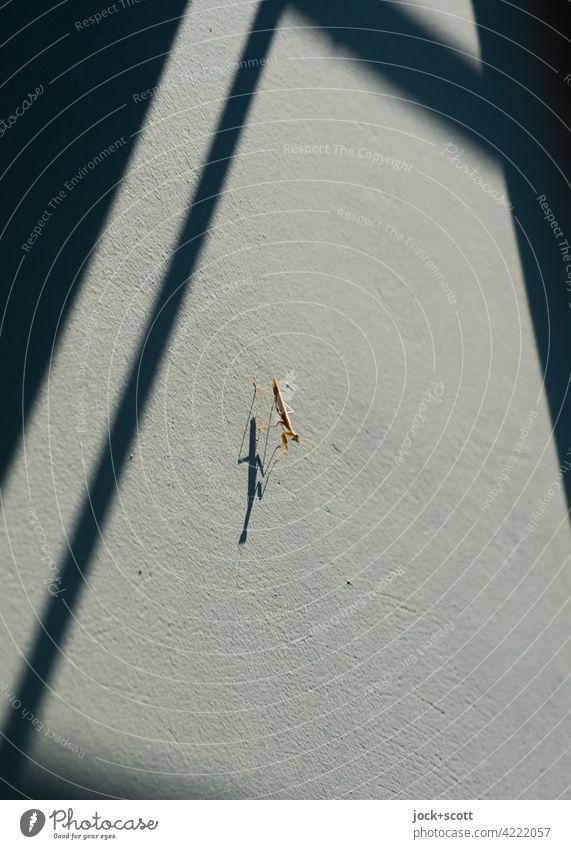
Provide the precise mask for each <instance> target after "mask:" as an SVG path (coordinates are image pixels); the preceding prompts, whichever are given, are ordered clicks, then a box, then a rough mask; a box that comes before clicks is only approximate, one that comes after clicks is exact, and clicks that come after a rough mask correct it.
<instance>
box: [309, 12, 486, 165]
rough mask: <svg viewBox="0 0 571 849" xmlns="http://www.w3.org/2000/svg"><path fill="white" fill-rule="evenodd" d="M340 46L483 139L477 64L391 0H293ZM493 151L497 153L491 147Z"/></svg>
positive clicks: (437, 113) (483, 107)
mask: <svg viewBox="0 0 571 849" xmlns="http://www.w3.org/2000/svg"><path fill="white" fill-rule="evenodd" d="M292 5H293V6H294V7H295V9H296V10H297V11H298V12H299V13H301V15H302V16H303V17H304V18H306V19H309V21H310V22H311V23H312V24H314V25H316V26H318V27H319V28H320V29H321V30H322V31H323V35H324V36H325V37H326V38H327V39H328V40H329V41H330V42H332V43H333V45H334V46H335V47H337V48H345V49H346V50H347V51H348V52H349V53H350V54H353V55H354V56H356V57H358V58H359V59H360V60H362V61H363V62H365V63H367V64H366V68H367V70H369V71H373V72H374V73H376V74H377V75H379V76H380V77H381V78H382V79H385V78H388V79H390V81H391V83H393V84H396V85H397V86H399V87H400V88H401V89H402V91H403V92H404V93H405V94H407V95H408V96H409V97H412V98H413V99H414V100H415V101H416V103H417V105H418V106H421V107H425V108H426V109H427V114H429V113H434V117H435V118H438V119H440V120H442V121H444V122H446V123H451V124H452V125H453V128H454V131H455V133H462V134H464V135H466V136H467V137H468V138H469V139H470V141H472V142H474V143H478V142H479V143H481V144H482V143H483V140H482V138H480V137H478V135H477V133H478V132H480V133H481V132H482V129H481V127H482V125H483V118H482V115H481V113H482V112H484V111H486V109H487V107H486V105H485V104H484V103H483V102H482V101H481V98H480V96H479V95H481V94H482V91H481V77H480V74H479V71H478V70H477V64H476V63H473V62H470V61H469V60H468V59H467V58H466V57H465V56H464V55H463V54H462V53H461V52H460V51H458V50H455V49H453V48H452V47H450V46H448V45H447V44H444V43H442V36H440V35H439V34H437V33H434V32H431V31H430V29H427V28H425V27H424V26H423V25H422V24H421V23H419V22H417V21H416V20H414V18H413V17H412V16H411V15H408V14H407V13H405V12H402V11H400V9H399V8H398V7H397V6H396V5H392V4H391V3H389V2H386V0H382V2H380V0H352V2H351V3H346V2H344V0H292ZM489 152H490V153H493V151H489Z"/></svg>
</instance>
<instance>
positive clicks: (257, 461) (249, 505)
mask: <svg viewBox="0 0 571 849" xmlns="http://www.w3.org/2000/svg"><path fill="white" fill-rule="evenodd" d="M255 399H256V390H254V395H253V397H252V403H251V405H250V410H249V412H248V419H249V438H248V453H247V454H246V455H245V456H244V457H240V456H239V457H238V465H240V464H241V463H247V464H248V482H247V492H246V514H245V516H244V524H243V527H242V533H241V534H240V539H239V540H238V545H244V544H245V543H246V541H247V539H248V527H249V524H250V518H251V516H252V510H253V509H254V504H255V502H256V498H257V499H258V501H261V500H262V498H263V496H264V492H265V491H266V487H267V485H268V482H269V479H270V474H271V471H272V469H273V466H274V465H275V461H274V457H275V455H276V451H278V447H277V446H276V448H274V450H273V452H272V454H271V456H270V459H269V462H268V464H267V466H266V465H265V462H266V454H267V449H268V438H269V433H270V426H271V425H270V423H271V417H272V409H273V405H272V408H270V414H269V419H268V424H267V426H266V439H265V442H264V452H263V456H262V457H260V455H259V454H258V435H257V424H256V417H255V416H253V415H252V410H253V407H254V401H255ZM247 430H248V424H246V428H245V429H244V434H243V436H242V444H241V445H240V451H239V454H240V453H241V452H242V447H243V445H244V439H245V437H246V431H247ZM258 474H259V475H260V477H261V478H265V483H263V484H262V481H261V480H258Z"/></svg>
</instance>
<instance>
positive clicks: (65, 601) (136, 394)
mask: <svg viewBox="0 0 571 849" xmlns="http://www.w3.org/2000/svg"><path fill="white" fill-rule="evenodd" d="M284 5H285V0H262V2H260V4H259V6H258V11H257V14H256V16H255V19H254V21H253V23H252V29H251V32H250V34H249V36H248V39H247V42H246V45H245V48H244V51H243V54H242V57H241V61H240V69H239V71H238V72H237V73H236V76H235V79H234V83H233V85H232V89H231V91H230V93H229V95H228V99H227V100H226V104H225V107H224V110H223V113H222V116H221V118H220V121H219V123H218V126H217V129H216V131H215V135H214V139H213V142H212V144H211V147H210V150H209V152H208V155H207V164H206V165H205V166H204V168H203V171H202V174H201V178H200V181H199V184H198V187H197V189H196V192H195V195H194V197H193V199H192V203H191V206H190V213H189V216H188V218H187V221H186V223H185V225H184V228H183V230H182V232H181V234H180V237H179V243H178V248H177V250H176V251H175V253H174V255H173V259H172V262H171V265H170V268H169V271H168V272H167V275H166V277H165V280H164V282H163V284H162V288H161V291H160V292H159V294H158V296H157V298H156V301H155V306H154V309H153V313H152V316H151V318H150V319H149V322H148V324H147V326H146V327H145V329H144V332H143V335H142V339H143V342H142V344H141V347H140V350H139V352H138V354H137V356H136V359H135V361H134V363H133V365H132V368H131V371H130V374H129V377H128V380H127V385H126V388H125V391H124V394H123V397H122V399H121V403H120V405H119V408H118V411H117V413H116V415H115V418H114V420H113V423H112V426H111V428H110V433H109V439H108V441H107V442H106V444H105V445H104V447H103V449H102V451H101V455H100V458H99V461H98V464H97V469H96V472H95V474H94V478H93V484H92V486H91V488H90V491H89V494H88V497H87V499H86V500H85V502H84V504H83V507H82V509H81V511H80V514H79V519H78V522H77V525H76V528H75V531H74V534H73V538H72V542H71V544H70V552H69V554H68V556H67V557H66V559H65V561H64V563H63V564H62V568H61V575H62V586H64V587H67V589H66V592H65V593H64V594H63V595H62V596H60V597H57V598H52V599H51V600H50V602H49V603H48V606H47V610H46V613H45V616H44V619H43V622H42V625H41V628H40V629H39V630H38V633H37V635H36V639H35V643H34V645H33V648H32V651H31V653H30V657H29V660H28V661H27V669H26V670H25V672H24V675H23V678H22V680H21V681H20V682H19V685H18V688H17V693H18V698H19V699H20V700H21V702H22V705H23V706H25V707H26V708H27V710H28V711H30V712H31V713H33V714H36V713H37V710H38V707H39V705H40V702H41V698H42V695H43V690H44V686H45V684H46V682H47V679H48V678H49V676H50V674H51V672H52V669H53V666H54V664H55V662H56V659H57V656H58V653H59V647H60V645H61V643H62V641H63V639H64V637H65V634H66V630H67V627H68V625H69V622H70V611H71V609H72V608H73V606H74V604H76V602H77V600H78V597H79V594H80V591H81V587H82V581H83V576H84V574H85V573H86V572H87V571H88V569H89V565H90V561H91V559H92V557H93V554H94V551H95V548H96V545H97V543H98V540H99V536H100V534H101V530H102V527H103V525H104V523H105V520H106V518H107V514H108V512H109V508H110V506H111V503H112V500H113V497H114V494H115V490H116V487H117V484H118V480H119V478H120V476H121V473H122V471H123V466H124V463H125V459H126V457H127V454H128V449H129V445H130V443H131V440H132V439H133V437H134V434H135V431H136V427H137V421H138V418H139V417H140V416H141V415H142V414H143V413H144V410H145V407H146V404H147V401H148V398H149V393H150V390H151V387H152V385H153V382H154V380H155V377H156V374H157V371H158V368H159V366H160V363H161V361H162V357H163V355H164V352H165V350H166V347H167V345H168V341H169V338H170V335H171V333H172V330H173V327H174V323H175V320H176V317H177V315H178V312H179V308H180V306H181V303H182V300H183V298H184V296H185V295H186V293H187V288H188V282H189V278H190V277H191V276H192V274H193V272H194V269H195V266H196V263H197V261H198V258H199V256H200V253H201V250H202V247H203V244H204V239H205V236H206V233H207V231H208V227H209V223H210V221H211V219H212V216H213V214H214V211H215V209H216V205H217V203H218V196H219V193H220V192H221V190H222V187H223V184H224V181H225V180H226V177H227V175H228V171H229V168H230V166H231V163H232V157H233V155H234V153H235V150H236V146H237V144H238V141H239V138H240V134H241V131H242V128H243V125H244V124H245V122H246V119H247V115H248V111H249V108H250V105H251V103H252V98H253V96H254V93H255V90H256V86H257V84H258V81H259V77H260V74H261V71H262V69H263V65H262V64H261V62H259V61H257V62H250V63H248V60H252V59H255V60H260V59H262V58H264V57H265V56H266V55H267V53H268V50H269V47H270V44H271V41H272V38H273V35H274V32H275V29H276V27H277V25H278V22H279V18H280V15H281V13H282V10H283V8H284ZM30 728H31V725H30V723H29V722H26V721H25V720H23V719H22V717H21V714H20V712H17V713H16V712H13V715H12V717H11V718H10V720H9V722H8V726H7V728H6V730H5V732H4V734H3V735H2V736H3V738H4V739H3V744H2V748H1V749H0V763H2V766H3V775H4V777H5V778H6V779H7V780H8V781H10V782H11V783H15V782H16V780H17V778H18V773H19V768H20V766H21V763H22V760H23V759H24V758H25V749H26V745H27V742H28V739H29V735H30Z"/></svg>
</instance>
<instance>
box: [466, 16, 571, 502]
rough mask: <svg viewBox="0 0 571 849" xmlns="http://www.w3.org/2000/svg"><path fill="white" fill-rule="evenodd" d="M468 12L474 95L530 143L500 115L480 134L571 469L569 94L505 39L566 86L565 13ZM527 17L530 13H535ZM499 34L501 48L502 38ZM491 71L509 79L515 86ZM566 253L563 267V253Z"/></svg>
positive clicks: (569, 482)
mask: <svg viewBox="0 0 571 849" xmlns="http://www.w3.org/2000/svg"><path fill="white" fill-rule="evenodd" d="M472 5H473V8H474V14H475V19H476V23H477V24H478V33H479V37H480V49H481V54H482V59H483V60H484V62H487V63H488V64H487V65H483V80H482V86H483V88H484V90H485V91H486V93H487V96H488V97H489V98H490V99H491V100H493V101H494V102H495V103H497V104H498V106H500V107H503V108H504V109H506V110H507V111H508V113H509V116H511V117H512V118H515V120H516V121H517V122H518V123H519V124H521V125H522V127H527V128H528V129H529V130H530V131H531V132H532V133H533V136H532V137H530V136H529V135H528V134H527V133H525V132H524V131H523V130H522V129H519V128H517V127H514V125H513V122H512V121H510V120H508V119H507V118H506V117H505V115H504V114H503V113H502V112H501V111H500V110H498V111H496V112H495V113H494V119H493V121H492V122H490V123H489V124H488V126H487V127H486V132H487V134H488V135H489V136H490V137H491V138H492V140H497V141H498V143H500V142H501V144H502V145H503V148H504V150H505V157H504V159H503V166H504V172H505V179H506V185H507V187H508V192H509V197H510V201H511V202H512V203H513V205H514V228H515V232H516V236H517V240H518V247H519V252H520V260H521V264H522V269H523V273H524V277H525V283H526V290H527V299H528V304H529V309H530V314H531V318H532V322H533V328H534V333H535V339H536V344H537V349H538V353H539V358H540V363H541V369H542V373H543V379H544V387H545V390H546V398H547V402H548V406H549V410H550V414H551V420H552V423H553V431H554V436H555V442H556V445H557V449H558V454H559V461H560V463H561V466H562V468H567V467H566V466H564V463H565V462H567V463H569V461H570V460H571V391H570V381H571V285H570V284H571V277H567V274H568V273H569V272H571V264H569V265H567V263H569V262H570V260H565V259H564V253H563V251H562V249H561V246H562V245H563V244H564V243H565V239H568V240H569V241H568V246H569V245H570V244H571V204H570V203H569V200H570V186H569V184H568V183H567V182H566V179H565V177H566V178H567V180H570V179H571V167H570V166H571V133H570V131H569V129H568V128H567V127H568V125H570V124H571V122H570V120H569V119H570V117H571V90H569V89H566V87H565V85H564V83H563V81H562V80H561V79H560V78H558V77H557V76H556V75H554V73H553V71H550V70H549V69H546V68H545V67H544V66H543V65H542V64H541V63H538V62H531V61H527V62H526V61H522V53H521V50H520V48H518V47H517V46H516V45H514V44H513V43H512V42H510V40H509V37H510V36H511V37H512V38H517V41H519V42H522V43H523V44H524V45H525V46H526V47H528V48H529V49H531V50H532V51H533V52H534V53H536V54H538V55H539V56H542V57H547V58H548V59H549V62H550V63H551V64H552V65H553V66H555V67H556V68H559V69H561V71H562V74H563V76H564V75H565V73H566V72H567V71H568V70H569V69H570V68H571V65H570V64H569V50H570V44H569V41H565V39H564V38H563V37H561V35H559V36H558V35H557V34H556V33H561V34H562V35H565V36H566V37H567V39H569V38H571V10H570V9H569V5H568V4H567V5H561V6H557V4H545V5H542V7H541V10H540V15H541V19H542V20H543V21H545V23H546V24H547V25H548V26H541V25H539V24H538V21H537V19H536V18H532V17H530V16H529V15H527V14H525V13H524V12H522V11H517V12H514V7H513V6H508V5H506V4H505V3H494V4H493V5H492V6H491V5H490V4H489V3H487V2H485V0H472ZM526 5H528V4H526ZM530 9H531V10H532V11H533V12H534V13H535V12H536V11H537V9H535V8H534V7H533V5H531V6H530ZM549 27H551V28H552V29H549ZM494 30H496V31H497V32H498V33H499V34H495V33H494ZM502 34H503V35H504V36H508V38H505V37H504V38H502V37H501V35H502ZM494 68H499V69H500V70H503V71H505V72H509V71H511V73H512V75H513V74H514V72H515V73H517V77H518V82H519V83H520V85H516V84H514V83H513V82H512V81H511V80H509V79H508V78H507V77H506V76H505V75H503V74H501V73H499V72H498V71H496V70H494ZM530 92H533V94H534V95H536V97H533V96H532V95H531V94H530ZM548 107H549V108H548ZM550 110H552V111H550ZM560 119H562V120H563V122H564V124H562V122H561V120H560ZM566 125H567V126H566ZM539 145H542V146H543V147H544V148H545V152H544V151H542V150H541V148H540V147H539ZM550 157H552V159H550ZM510 160H512V162H513V163H514V164H512V163H511V162H510ZM516 166H517V167H516ZM518 168H519V169H520V170H521V171H522V172H523V173H524V174H525V175H526V177H527V178H528V179H529V180H530V182H531V183H532V185H533V186H534V188H535V192H533V191H531V189H530V187H529V185H528V184H527V182H526V181H525V180H523V179H522V176H521V174H520V173H519V171H518ZM559 169H561V170H559ZM542 195H545V196H546V199H547V200H546V202H547V203H548V205H549V207H550V208H551V209H553V210H554V212H555V217H556V218H557V220H558V222H559V224H560V227H561V230H562V231H563V234H564V235H563V236H562V237H561V238H559V237H555V235H554V231H553V230H552V229H551V227H550V226H549V224H548V223H547V222H546V221H545V218H544V213H543V211H542V209H541V207H540V205H539V201H538V196H542ZM567 253H568V254H569V256H570V258H571V247H569V249H568V251H567ZM562 484H563V487H564V488H565V491H566V495H567V501H568V504H569V506H571V474H569V473H564V474H563V478H562Z"/></svg>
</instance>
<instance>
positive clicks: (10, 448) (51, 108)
mask: <svg viewBox="0 0 571 849" xmlns="http://www.w3.org/2000/svg"><path fill="white" fill-rule="evenodd" d="M187 4H188V0H171V2H170V3H169V8H168V14H167V13H165V10H164V8H161V6H160V5H159V4H156V3H145V4H141V5H140V6H137V7H136V8H133V9H132V10H131V9H125V10H123V12H122V14H117V15H115V16H114V17H113V19H111V18H109V20H108V21H107V20H105V21H102V23H101V26H96V25H90V26H87V27H82V28H81V29H77V27H76V24H77V23H79V24H81V21H78V18H81V19H84V20H85V19H88V18H89V16H90V15H93V14H94V13H95V12H99V11H100V10H101V6H102V4H101V2H100V0H82V3H81V10H79V8H78V4H76V3H71V2H65V3H60V4H58V5H57V6H56V7H54V8H52V9H46V10H44V12H45V13H44V14H43V15H42V16H41V17H40V19H39V20H37V21H36V22H35V23H32V24H31V25H28V24H30V22H31V21H32V20H33V19H34V18H35V17H36V15H38V14H39V12H40V10H39V9H38V8H37V7H34V6H33V5H30V4H28V3H10V4H8V3H4V4H2V8H1V10H0V24H1V26H0V32H1V33H2V36H1V37H0V41H7V43H5V44H4V45H3V46H2V48H1V56H2V59H3V67H4V68H7V69H10V70H12V71H13V69H19V70H17V73H15V74H13V76H12V78H11V79H9V80H7V81H6V82H5V83H3V79H2V80H0V116H2V117H7V116H9V115H11V114H13V113H14V111H15V108H16V107H18V106H19V104H21V103H22V101H23V99H24V98H25V97H26V95H27V92H33V91H34V90H35V89H36V87H38V86H41V87H43V94H41V95H40V96H39V97H38V98H37V100H36V102H35V103H34V104H33V106H32V107H31V108H30V109H29V110H28V111H27V112H26V114H25V115H24V116H23V117H21V118H20V119H19V120H18V121H17V123H15V124H14V126H13V127H11V128H10V129H9V130H5V129H4V128H3V135H2V138H1V143H0V151H1V153H0V156H1V165H0V250H1V251H2V280H1V282H0V360H1V361H2V362H5V363H7V362H9V363H10V368H9V369H6V370H5V373H4V375H3V377H2V381H1V383H0V409H1V410H2V416H1V418H0V483H1V482H2V480H3V479H4V476H5V474H6V472H7V471H8V469H9V467H10V462H11V459H12V456H13V454H14V451H15V449H16V448H17V445H18V442H19V439H20V436H21V434H22V428H23V423H24V421H25V419H26V416H28V415H29V413H30V412H31V410H32V407H33V404H34V400H35V398H36V395H37V392H38V389H39V388H40V386H41V385H42V382H43V380H44V377H45V374H46V369H47V368H48V364H49V362H50V356H51V354H52V345H53V344H54V339H55V337H56V333H57V327H58V321H59V326H60V329H61V328H62V327H63V326H64V325H65V319H66V316H67V314H68V313H69V310H70V309H71V308H72V305H73V301H74V298H75V295H76V293H77V291H78V290H79V288H80V286H81V283H82V279H83V276H84V274H85V270H86V268H87V264H86V263H85V259H86V257H87V256H88V255H89V253H90V251H91V250H92V248H93V247H94V246H95V245H96V243H97V241H98V239H99V236H100V234H101V231H102V229H103V227H104V224H105V220H106V218H107V216H108V214H109V211H110V209H111V205H112V203H113V200H114V197H115V195H116V191H117V185H118V183H119V181H120V180H121V177H122V175H123V174H124V172H125V169H126V167H127V164H128V162H129V158H130V155H131V150H132V143H131V136H132V134H134V133H137V132H138V131H139V130H140V129H141V127H142V126H143V123H144V121H145V117H146V113H147V110H148V108H149V105H150V103H151V100H150V98H148V99H146V100H139V101H138V102H136V101H135V100H134V98H133V94H134V93H137V92H141V91H146V90H148V89H152V88H153V87H154V86H155V85H157V83H158V81H159V78H160V76H161V73H162V70H163V66H164V62H165V59H166V57H167V56H168V54H169V50H170V48H171V45H172V43H173V40H174V38H175V35H176V33H177V30H178V25H179V22H180V19H181V16H182V15H183V14H184V12H185V9H186V7H187ZM34 8H35V11H34ZM22 28H24V29H23V31H22V32H21V33H20V34H19V35H18V34H17V33H18V32H19V30H21V29H22ZM50 44H52V45H53V46H52V47H51V48H49V49H45V48H46V47H47V46H48V45H50ZM54 78H57V79H55V81H54V82H53V83H51V81H52V80H54ZM106 80H111V81H110V82H106ZM60 113H61V114H60ZM58 115H59V117H56V116H58ZM122 137H123V138H124V140H125V144H123V143H122V144H121V145H120V146H119V147H118V148H117V149H116V151H115V152H114V153H113V154H112V155H111V156H109V157H107V158H105V161H103V162H102V163H101V164H99V165H98V166H97V169H96V172H94V173H91V172H90V173H89V174H88V175H87V176H86V177H85V179H82V180H81V183H80V185H79V186H77V187H76V188H74V189H73V191H72V192H67V195H68V196H67V197H66V199H65V200H64V202H63V203H60V204H59V205H58V207H57V209H56V208H54V207H49V208H48V204H49V203H50V201H51V199H52V198H53V197H54V196H56V195H58V194H59V193H60V192H62V190H63V191H64V192H66V188H65V184H66V182H69V181H70V179H71V178H72V177H74V175H76V174H78V173H79V172H80V171H81V169H82V168H85V166H86V165H87V163H89V162H91V161H92V160H93V158H94V157H96V156H97V155H98V154H100V153H101V151H103V150H105V149H106V148H107V147H108V146H109V145H110V144H112V143H113V142H115V141H117V140H120V139H121V138H122ZM42 172H44V173H42ZM46 209H48V212H50V213H51V217H50V218H49V221H48V224H47V225H46V227H45V229H44V231H43V233H42V236H41V238H39V239H38V240H37V242H36V243H35V244H34V246H33V247H32V248H31V249H30V250H29V251H28V252H24V250H23V249H22V248H21V245H22V244H23V243H25V242H26V240H27V239H28V237H29V236H30V233H31V232H32V230H33V228H34V227H35V226H36V225H37V222H38V219H39V218H40V217H41V216H42V215H43V212H44V210H46ZM20 263H21V267H20ZM56 341H57V339H56Z"/></svg>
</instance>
